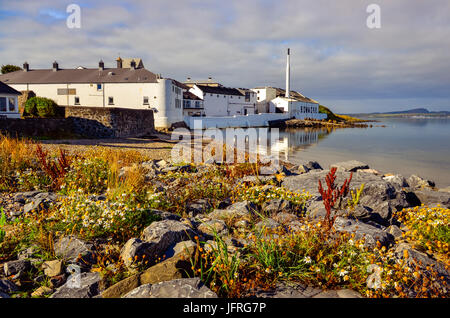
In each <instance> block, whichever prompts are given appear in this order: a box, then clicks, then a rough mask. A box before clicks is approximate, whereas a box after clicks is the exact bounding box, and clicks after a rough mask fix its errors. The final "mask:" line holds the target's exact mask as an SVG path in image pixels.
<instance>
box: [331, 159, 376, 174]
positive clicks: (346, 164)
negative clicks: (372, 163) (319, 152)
mask: <svg viewBox="0 0 450 318" xmlns="http://www.w3.org/2000/svg"><path fill="white" fill-rule="evenodd" d="M334 167H335V168H337V169H338V170H339V169H341V170H344V171H351V172H356V171H357V170H359V169H369V165H368V164H367V163H364V162H361V161H357V160H349V161H343V162H338V163H334V164H332V165H330V169H331V168H334Z"/></svg>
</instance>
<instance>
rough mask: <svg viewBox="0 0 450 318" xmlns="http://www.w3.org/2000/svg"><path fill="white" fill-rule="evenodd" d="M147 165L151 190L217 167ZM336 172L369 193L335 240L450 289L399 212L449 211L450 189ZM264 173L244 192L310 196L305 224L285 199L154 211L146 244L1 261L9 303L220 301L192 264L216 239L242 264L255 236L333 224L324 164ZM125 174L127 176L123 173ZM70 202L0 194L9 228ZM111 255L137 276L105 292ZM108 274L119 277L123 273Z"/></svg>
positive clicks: (71, 243)
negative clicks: (360, 245) (388, 258)
mask: <svg viewBox="0 0 450 318" xmlns="http://www.w3.org/2000/svg"><path fill="white" fill-rule="evenodd" d="M142 165H143V166H145V170H146V178H147V180H148V182H156V181H155V177H156V176H161V175H167V174H172V173H186V174H188V175H189V174H192V176H194V175H195V174H198V173H201V170H202V169H208V166H215V164H212V165H201V166H198V167H196V169H192V167H191V166H189V165H185V166H182V165H172V164H170V163H168V162H165V161H164V160H153V161H150V162H146V163H144V164H142ZM333 167H335V168H336V169H337V170H336V176H337V179H336V182H337V183H338V184H342V182H343V181H344V180H345V179H346V178H348V177H349V174H350V173H353V177H352V181H351V184H350V186H351V189H353V190H354V191H356V190H358V189H360V188H361V186H362V185H363V188H362V189H363V190H362V192H361V195H360V199H359V203H358V205H357V206H356V207H355V208H354V209H352V210H351V211H350V212H349V211H345V212H344V211H342V213H339V216H338V217H337V218H336V220H335V229H336V231H338V232H342V233H348V234H351V235H352V237H354V239H356V240H358V239H363V240H364V245H365V246H366V247H367V248H369V249H373V248H377V247H379V248H381V247H384V248H386V249H388V250H391V251H392V252H393V255H395V257H396V258H398V260H399V261H400V260H402V261H404V262H406V263H407V264H410V265H411V266H414V267H417V268H421V269H424V268H428V267H433V268H434V269H435V270H436V271H437V273H438V274H439V275H440V276H441V277H444V279H443V281H444V283H445V284H448V282H449V281H450V272H449V268H448V264H446V263H444V262H442V261H441V260H439V259H437V258H435V257H434V255H430V254H429V253H427V252H424V251H420V250H417V249H416V248H414V247H413V245H412V244H410V243H409V242H405V241H403V240H402V236H404V233H405V232H406V231H408V229H407V227H406V226H405V224H403V223H402V222H400V221H399V220H398V219H396V217H395V216H394V215H395V212H397V211H401V210H403V209H406V208H412V207H418V206H421V205H427V206H429V207H433V206H441V207H444V208H446V209H450V189H449V188H448V187H447V188H445V189H436V188H435V186H434V183H433V182H432V181H429V180H425V179H422V178H420V177H418V176H415V175H412V176H410V177H408V178H405V177H404V176H401V175H398V174H397V175H393V174H381V173H379V172H378V171H376V170H374V169H371V168H370V167H369V166H368V165H367V164H365V163H362V162H358V161H348V162H341V163H336V164H334V165H331V166H330V167H329V168H330V169H331V168H333ZM262 168H264V167H261V170H260V171H259V173H258V174H257V175H246V176H243V177H242V178H241V179H239V183H249V184H261V186H262V188H264V187H266V188H267V189H270V187H273V185H271V184H268V182H269V181H275V182H279V186H280V187H283V188H285V189H288V190H290V191H293V192H302V191H303V192H305V191H306V192H308V193H309V195H310V196H311V199H310V200H308V202H307V204H306V205H305V206H304V211H303V212H304V216H300V214H299V210H298V207H294V206H292V204H291V203H290V202H289V201H287V200H284V199H280V198H277V199H273V200H270V201H268V202H264V203H263V204H261V205H259V204H255V203H253V202H250V201H247V200H244V201H240V202H231V201H230V200H224V201H223V202H222V203H221V204H220V205H219V206H218V207H217V208H215V209H213V210H212V211H211V205H210V203H209V202H208V198H203V199H200V200H196V201H195V202H189V203H187V204H186V206H185V212H186V213H185V215H178V214H175V213H170V212H166V211H162V210H152V213H154V214H155V215H157V216H158V220H157V221H154V222H152V223H151V224H150V225H149V226H148V227H146V228H145V229H144V230H143V231H142V232H141V235H140V236H139V237H134V238H131V239H128V240H127V241H126V242H125V244H123V245H115V244H110V242H105V241H104V240H101V239H97V240H96V239H94V240H91V241H86V240H82V239H80V238H78V237H77V236H75V235H59V236H56V235H55V242H54V246H53V247H52V250H53V252H54V256H53V257H51V258H52V259H51V260H48V259H46V260H43V259H42V258H40V256H39V255H38V254H37V253H36V250H35V248H34V247H33V245H31V246H30V247H28V248H26V249H24V250H21V251H19V252H18V253H17V255H16V258H15V259H8V260H3V261H2V259H0V269H1V271H0V298H8V297H11V296H13V297H18V296H17V295H21V294H24V293H27V292H29V291H30V288H31V289H33V291H32V292H29V295H31V297H51V298H116V297H124V298H153V297H174V298H179V297H180V298H186V297H192V298H215V297H218V295H217V293H215V292H214V291H212V290H211V289H210V288H208V287H207V286H206V285H205V283H206V282H205V281H202V280H201V278H199V277H198V276H197V275H196V273H195V272H193V264H192V260H193V259H195V258H197V259H198V257H199V251H204V250H206V251H208V250H210V251H211V250H217V248H218V244H219V243H218V242H217V240H215V238H217V237H220V238H221V240H222V241H221V242H224V244H225V247H226V250H227V251H228V253H229V255H230V257H231V256H235V257H237V258H239V257H240V255H241V254H244V250H245V248H246V247H247V246H248V245H249V244H251V243H250V240H249V239H248V237H249V235H251V234H252V232H253V231H255V229H260V230H261V229H268V230H269V231H270V230H273V231H277V230H278V229H279V228H282V229H283V231H285V233H301V232H302V231H304V230H303V227H304V225H305V223H304V222H303V219H308V220H309V221H308V222H312V223H313V224H315V223H317V222H321V220H323V219H324V217H325V215H326V209H325V207H324V204H323V201H322V197H321V195H320V193H319V191H318V186H317V185H318V181H319V180H322V182H323V180H325V178H326V176H327V174H328V173H329V172H330V169H323V168H322V167H321V166H320V164H319V163H318V162H305V163H304V164H300V165H293V164H286V165H283V166H282V167H281V169H280V170H279V171H267V170H266V171H263V169H262ZM126 170H127V169H124V168H123V169H122V171H121V172H122V173H124V172H125V171H126ZM169 179H170V178H169ZM158 182H159V181H158ZM176 182H177V180H176V179H175V178H172V179H170V180H169V181H168V182H167V183H161V184H160V187H161V189H160V190H161V191H162V192H166V191H170V187H172V186H174V185H173V183H176ZM62 197H63V196H62V195H60V194H57V193H51V192H50V193H49V192H42V191H31V192H19V193H9V194H0V206H3V207H4V211H5V213H6V214H7V217H8V219H9V220H14V219H17V218H20V217H21V216H23V215H26V214H28V213H34V212H36V211H38V212H40V213H45V211H47V210H49V209H51V207H52V206H55V205H58V204H59V203H58V202H59V200H60V199H61V198H62ZM89 200H92V201H93V202H98V201H103V200H106V197H105V196H102V195H97V196H91V197H90V198H89ZM303 212H302V213H303ZM261 215H264V216H265V217H261ZM251 224H253V225H254V226H251ZM112 247H113V248H115V249H116V252H117V253H119V254H120V259H122V260H123V262H124V264H125V266H126V267H127V269H128V270H129V272H130V273H132V274H131V275H128V276H127V277H125V278H124V279H121V280H119V281H115V282H113V283H111V282H110V283H108V284H105V282H104V280H103V279H102V275H101V273H100V272H99V271H97V270H96V267H93V264H96V262H97V263H98V257H99V255H101V254H102V253H103V250H104V249H106V248H112ZM405 251H406V252H405ZM143 259H146V260H148V261H149V263H148V266H146V267H145V268H141V267H140V265H139V264H136V262H135V260H143ZM146 264H147V263H146ZM110 266H112V267H114V266H113V265H110ZM71 269H72V272H73V270H75V271H79V272H80V273H79V274H80V275H78V276H77V275H76V274H73V273H72V274H70V272H71ZM109 270H112V271H114V268H109ZM29 273H32V274H31V279H32V280H33V281H34V282H35V283H36V282H42V281H48V283H47V284H43V285H42V286H41V287H39V288H37V289H36V288H35V286H36V284H35V283H32V284H30V283H27V282H26V281H27V279H29V278H30V276H29ZM410 293H411V294H410V295H409V296H410V297H414V295H415V294H414V291H410ZM243 296H244V297H281V298H310V297H313V298H354V297H363V296H366V295H361V294H360V293H359V292H357V291H355V290H351V289H348V288H342V289H334V290H326V289H323V288H322V287H321V286H313V285H309V284H304V283H287V282H285V281H279V282H277V283H276V285H275V286H272V287H271V288H270V289H266V290H264V289H260V288H255V289H254V290H252V291H251V293H248V294H243ZM447 297H448V295H447Z"/></svg>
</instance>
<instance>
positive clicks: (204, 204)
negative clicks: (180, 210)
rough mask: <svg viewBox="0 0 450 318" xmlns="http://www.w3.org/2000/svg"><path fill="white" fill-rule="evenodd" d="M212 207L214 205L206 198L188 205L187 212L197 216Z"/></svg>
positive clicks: (191, 215)
mask: <svg viewBox="0 0 450 318" xmlns="http://www.w3.org/2000/svg"><path fill="white" fill-rule="evenodd" d="M211 208H212V205H211V204H210V203H209V201H208V200H206V199H200V200H197V201H195V202H192V203H188V204H187V205H186V213H187V214H188V215H189V216H190V217H193V216H196V215H198V214H202V213H205V212H207V211H208V210H210V209H211Z"/></svg>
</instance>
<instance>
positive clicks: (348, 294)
mask: <svg viewBox="0 0 450 318" xmlns="http://www.w3.org/2000/svg"><path fill="white" fill-rule="evenodd" d="M336 292H337V295H338V296H339V298H363V297H362V296H361V294H360V293H358V292H357V291H356V290H352V289H339V290H337V291H336Z"/></svg>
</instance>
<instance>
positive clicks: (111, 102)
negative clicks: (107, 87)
mask: <svg viewBox="0 0 450 318" xmlns="http://www.w3.org/2000/svg"><path fill="white" fill-rule="evenodd" d="M108 105H114V97H111V96H110V97H108Z"/></svg>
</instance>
